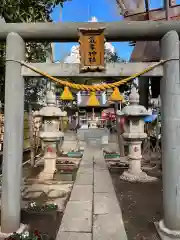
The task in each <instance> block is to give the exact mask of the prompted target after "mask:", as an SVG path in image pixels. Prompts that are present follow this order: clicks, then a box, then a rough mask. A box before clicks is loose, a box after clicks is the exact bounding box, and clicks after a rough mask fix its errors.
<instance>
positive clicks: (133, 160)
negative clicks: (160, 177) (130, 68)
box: [117, 87, 156, 182]
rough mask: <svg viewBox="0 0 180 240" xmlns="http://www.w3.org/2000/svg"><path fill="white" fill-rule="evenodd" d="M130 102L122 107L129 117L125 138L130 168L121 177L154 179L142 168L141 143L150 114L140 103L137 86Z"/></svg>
mask: <svg viewBox="0 0 180 240" xmlns="http://www.w3.org/2000/svg"><path fill="white" fill-rule="evenodd" d="M129 103H130V105H128V106H126V107H124V108H123V109H122V113H123V114H124V116H125V117H126V119H127V120H126V121H125V126H124V129H125V132H124V133H123V138H124V140H125V141H127V142H128V145H129V154H128V160H129V169H128V170H127V171H124V173H123V174H122V175H121V177H120V178H121V179H123V180H126V181H129V182H147V181H153V180H155V179H156V178H154V177H150V176H148V175H147V174H146V173H145V172H143V171H142V170H141V160H142V155H141V144H142V141H143V140H144V139H145V138H146V137H147V134H146V133H145V132H144V117H145V116H148V115H150V114H149V113H148V111H147V110H146V108H145V107H144V106H141V105H139V94H138V93H137V91H136V88H135V87H134V88H132V90H131V94H130V95H129ZM117 114H118V112H117Z"/></svg>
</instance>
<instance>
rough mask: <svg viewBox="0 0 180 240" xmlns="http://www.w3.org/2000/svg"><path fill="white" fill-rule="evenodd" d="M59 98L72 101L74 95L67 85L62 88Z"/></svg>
mask: <svg viewBox="0 0 180 240" xmlns="http://www.w3.org/2000/svg"><path fill="white" fill-rule="evenodd" d="M60 99H61V100H64V101H73V100H74V97H73V95H72V93H71V91H70V90H69V88H68V87H65V88H64V91H63V93H62V94H61V96H60Z"/></svg>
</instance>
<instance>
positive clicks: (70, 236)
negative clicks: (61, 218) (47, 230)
mask: <svg viewBox="0 0 180 240" xmlns="http://www.w3.org/2000/svg"><path fill="white" fill-rule="evenodd" d="M91 239H92V234H91V233H80V232H59V233H58V234H57V237H56V240H91Z"/></svg>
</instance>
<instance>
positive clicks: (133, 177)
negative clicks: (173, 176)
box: [120, 171, 157, 183]
mask: <svg viewBox="0 0 180 240" xmlns="http://www.w3.org/2000/svg"><path fill="white" fill-rule="evenodd" d="M120 179H121V180H124V181H127V182H142V183H145V182H154V181H156V180H157V178H156V177H151V176H148V175H147V174H146V173H145V172H141V173H139V174H133V173H131V172H129V171H124V172H123V174H122V175H121V176H120Z"/></svg>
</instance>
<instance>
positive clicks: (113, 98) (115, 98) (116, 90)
mask: <svg viewBox="0 0 180 240" xmlns="http://www.w3.org/2000/svg"><path fill="white" fill-rule="evenodd" d="M109 100H110V101H113V102H115V101H121V102H123V101H124V98H123V96H122V95H121V94H120V92H119V88H117V87H115V88H114V91H113V93H112V94H111V96H110V98H109Z"/></svg>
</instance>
